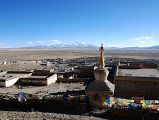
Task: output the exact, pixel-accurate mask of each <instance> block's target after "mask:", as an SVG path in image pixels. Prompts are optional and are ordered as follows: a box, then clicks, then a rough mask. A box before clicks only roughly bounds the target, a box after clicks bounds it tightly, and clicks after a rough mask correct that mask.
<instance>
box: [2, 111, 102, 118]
mask: <svg viewBox="0 0 159 120" xmlns="http://www.w3.org/2000/svg"><path fill="white" fill-rule="evenodd" d="M0 120H102V118H97V117H92V116H80V115H66V114H57V113H44V112H15V111H0Z"/></svg>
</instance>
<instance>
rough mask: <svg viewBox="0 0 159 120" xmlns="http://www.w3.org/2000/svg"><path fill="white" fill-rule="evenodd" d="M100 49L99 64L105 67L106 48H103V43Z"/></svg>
mask: <svg viewBox="0 0 159 120" xmlns="http://www.w3.org/2000/svg"><path fill="white" fill-rule="evenodd" d="M99 51H100V58H99V66H102V67H104V66H105V62H104V48H103V44H101V47H100V49H99Z"/></svg>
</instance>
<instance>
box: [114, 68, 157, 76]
mask: <svg viewBox="0 0 159 120" xmlns="http://www.w3.org/2000/svg"><path fill="white" fill-rule="evenodd" d="M117 76H133V77H159V70H158V69H119V72H118V75H117Z"/></svg>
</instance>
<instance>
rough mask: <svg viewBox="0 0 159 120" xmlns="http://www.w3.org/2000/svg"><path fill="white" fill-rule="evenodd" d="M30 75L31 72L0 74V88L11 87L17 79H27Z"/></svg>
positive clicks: (5, 72) (4, 72)
mask: <svg viewBox="0 0 159 120" xmlns="http://www.w3.org/2000/svg"><path fill="white" fill-rule="evenodd" d="M31 74H32V73H31V72H21V71H8V72H7V71H3V72H1V73H0V86H1V87H11V86H12V85H14V84H15V83H16V82H17V81H18V80H19V78H23V77H28V76H31Z"/></svg>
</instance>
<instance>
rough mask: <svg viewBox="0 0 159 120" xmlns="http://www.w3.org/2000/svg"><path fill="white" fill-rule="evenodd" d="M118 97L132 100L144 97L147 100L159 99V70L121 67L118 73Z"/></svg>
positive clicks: (116, 81) (116, 94)
mask: <svg viewBox="0 0 159 120" xmlns="http://www.w3.org/2000/svg"><path fill="white" fill-rule="evenodd" d="M114 81H115V94H114V96H116V97H122V98H131V97H144V98H145V99H159V95H158V91H159V69H157V68H150V67H149V68H138V69H136V68H135V69H134V68H131V69H130V66H129V69H126V67H125V68H124V69H122V68H120V69H119V67H118V68H117V71H116V76H115V78H114Z"/></svg>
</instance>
